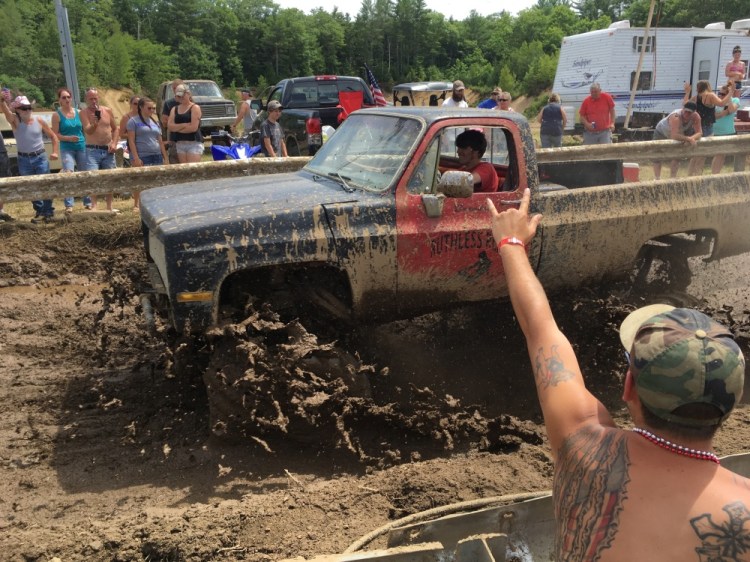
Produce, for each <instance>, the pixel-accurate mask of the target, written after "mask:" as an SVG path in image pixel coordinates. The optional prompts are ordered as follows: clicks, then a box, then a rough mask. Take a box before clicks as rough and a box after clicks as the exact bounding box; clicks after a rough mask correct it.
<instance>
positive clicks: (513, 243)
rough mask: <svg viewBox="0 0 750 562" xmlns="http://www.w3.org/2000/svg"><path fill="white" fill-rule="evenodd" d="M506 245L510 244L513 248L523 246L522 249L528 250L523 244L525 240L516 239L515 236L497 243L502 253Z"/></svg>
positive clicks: (498, 249)
mask: <svg viewBox="0 0 750 562" xmlns="http://www.w3.org/2000/svg"><path fill="white" fill-rule="evenodd" d="M506 244H510V245H511V246H521V247H522V248H524V249H525V248H526V244H524V243H523V240H521V239H520V238H516V237H515V236H506V237H505V238H503V239H502V240H500V242H498V243H497V251H498V252H499V251H500V248H502V247H503V246H505V245H506Z"/></svg>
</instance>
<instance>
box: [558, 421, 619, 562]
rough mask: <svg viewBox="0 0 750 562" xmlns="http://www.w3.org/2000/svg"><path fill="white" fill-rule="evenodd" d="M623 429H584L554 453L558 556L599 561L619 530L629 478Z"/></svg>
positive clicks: (562, 558)
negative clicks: (555, 457)
mask: <svg viewBox="0 0 750 562" xmlns="http://www.w3.org/2000/svg"><path fill="white" fill-rule="evenodd" d="M629 468H630V459H629V457H628V449H627V441H626V438H625V436H624V435H623V434H622V432H619V431H611V430H604V429H601V428H590V427H587V428H584V429H581V430H580V431H578V432H576V433H574V434H572V435H571V436H570V437H568V438H567V439H566V440H565V441H564V443H563V445H562V447H561V448H560V451H559V454H558V460H557V463H556V466H555V478H554V484H553V495H554V498H555V521H556V522H557V523H556V524H557V533H556V534H557V536H556V539H555V552H556V559H557V560H592V561H594V560H598V559H599V557H600V556H601V553H602V551H604V550H605V549H607V548H609V547H610V545H611V544H612V541H613V539H614V538H615V535H616V534H617V531H618V530H619V528H620V513H621V511H622V508H623V504H624V503H625V500H626V499H627V491H628V483H629V482H630V476H629V474H628V470H629Z"/></svg>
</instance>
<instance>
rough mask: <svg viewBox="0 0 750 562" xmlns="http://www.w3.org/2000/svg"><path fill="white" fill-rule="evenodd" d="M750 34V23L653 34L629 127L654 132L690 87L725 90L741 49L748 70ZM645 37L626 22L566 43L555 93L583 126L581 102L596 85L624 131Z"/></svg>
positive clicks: (748, 90) (746, 93) (745, 99)
mask: <svg viewBox="0 0 750 562" xmlns="http://www.w3.org/2000/svg"><path fill="white" fill-rule="evenodd" d="M749 30H750V20H740V21H736V22H734V23H733V24H732V29H725V28H724V24H723V23H719V24H710V25H708V26H706V27H705V28H651V29H650V30H649V36H648V40H647V41H646V43H645V45H646V52H645V54H644V58H643V65H642V67H641V75H640V80H639V81H638V89H637V90H636V95H635V99H634V101H633V108H632V114H631V118H630V124H629V126H630V127H653V126H654V125H655V124H656V123H657V122H658V121H659V119H661V118H662V117H663V116H664V115H666V114H668V113H670V112H671V111H673V110H675V109H677V108H678V107H680V106H681V105H682V98H683V96H684V95H685V91H684V84H685V82H690V83H691V84H692V85H693V93H695V84H696V83H697V82H698V80H708V81H709V82H710V83H711V87H712V88H714V90H716V88H717V87H718V86H719V85H721V84H725V83H726V81H727V78H726V76H725V74H724V70H725V67H726V64H727V63H728V62H729V61H730V60H732V49H733V48H734V47H735V45H739V46H740V47H741V48H742V60H744V61H745V66H746V67H747V61H748V58H750V36H748V31H749ZM644 31H645V30H644V28H638V27H630V22H628V21H620V22H615V23H613V24H612V25H610V26H609V28H608V29H600V30H597V31H589V32H588V33H581V34H579V35H572V36H570V37H565V38H564V39H563V42H562V48H561V49H560V58H559V60H558V63H557V72H556V74H555V83H554V86H553V90H554V91H555V92H557V93H558V94H560V98H561V100H562V104H563V106H564V107H565V108H566V112H567V113H568V115H569V116H572V115H574V114H575V115H576V121H578V117H577V115H578V110H579V108H580V106H581V102H582V101H583V100H584V98H585V97H586V96H588V95H589V88H590V86H591V84H592V83H593V82H598V83H599V84H600V85H601V87H602V90H603V91H605V92H607V93H609V94H610V95H611V96H612V97H613V98H614V101H615V111H616V113H617V125H618V127H621V126H622V125H623V124H624V121H625V115H626V112H627V108H628V103H629V102H630V93H631V87H632V84H633V81H634V79H635V73H636V69H637V68H638V59H639V58H640V51H641V49H642V48H643V45H644ZM745 78H746V79H747V76H745ZM747 84H748V81H747V80H745V81H744V85H747ZM738 97H740V96H739V95H738ZM741 105H743V106H744V105H750V87H743V89H742V93H741ZM572 121H573V120H572V119H569V120H568V123H571V122H572Z"/></svg>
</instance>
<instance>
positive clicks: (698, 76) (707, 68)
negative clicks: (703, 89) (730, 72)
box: [691, 37, 724, 95]
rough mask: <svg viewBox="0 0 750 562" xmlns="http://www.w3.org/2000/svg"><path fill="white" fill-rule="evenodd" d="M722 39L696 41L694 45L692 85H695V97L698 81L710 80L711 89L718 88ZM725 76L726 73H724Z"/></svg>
mask: <svg viewBox="0 0 750 562" xmlns="http://www.w3.org/2000/svg"><path fill="white" fill-rule="evenodd" d="M720 47H721V39H719V38H718V37H717V38H706V39H696V40H695V43H694V44H693V74H692V80H691V84H692V85H693V95H695V94H696V84H697V83H698V80H708V81H709V83H710V84H711V88H713V89H714V90H715V89H716V88H717V84H716V81H717V79H718V78H719V66H720V61H719V48H720ZM721 75H722V76H723V75H724V73H723V72H722V73H721Z"/></svg>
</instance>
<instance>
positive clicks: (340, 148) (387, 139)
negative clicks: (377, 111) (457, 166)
mask: <svg viewBox="0 0 750 562" xmlns="http://www.w3.org/2000/svg"><path fill="white" fill-rule="evenodd" d="M422 127H423V124H422V123H421V122H420V121H418V120H416V119H411V118H405V117H386V116H383V115H368V114H365V115H357V114H353V115H351V116H350V117H349V118H348V119H347V120H346V121H344V123H343V124H342V125H341V127H339V129H338V130H337V131H336V134H334V135H333V136H332V137H331V138H330V139H329V140H328V142H326V143H325V144H324V145H323V147H322V148H321V149H320V150H319V151H318V153H317V154H316V155H315V157H314V158H313V159H312V160H311V161H310V163H309V164H307V166H305V169H306V170H308V171H310V172H312V173H314V174H317V175H321V176H330V177H333V178H335V179H336V178H338V179H341V178H343V179H344V180H345V181H346V182H347V184H348V185H349V186H350V187H352V188H362V189H365V190H367V191H384V190H386V189H388V188H389V187H391V185H393V183H394V180H395V179H396V177H397V174H398V172H399V171H400V170H401V169H402V168H403V166H404V165H405V163H406V162H407V156H408V155H409V153H410V152H411V151H412V148H413V147H414V144H415V143H416V142H417V140H418V139H419V138H420V133H421V132H422ZM339 176H341V177H339Z"/></svg>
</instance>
